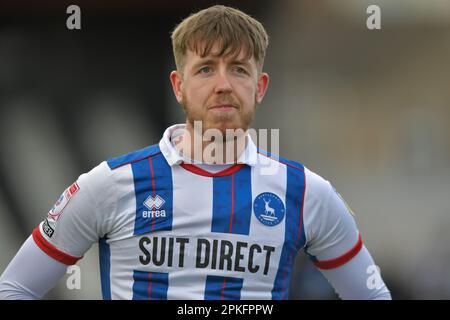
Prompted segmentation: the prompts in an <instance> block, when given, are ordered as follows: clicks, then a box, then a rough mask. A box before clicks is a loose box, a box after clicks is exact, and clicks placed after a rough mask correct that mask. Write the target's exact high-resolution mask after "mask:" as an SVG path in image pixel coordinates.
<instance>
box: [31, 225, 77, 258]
mask: <svg viewBox="0 0 450 320" xmlns="http://www.w3.org/2000/svg"><path fill="white" fill-rule="evenodd" d="M33 239H34V242H36V244H37V246H38V247H39V248H41V250H42V251H44V252H45V253H46V254H47V255H49V256H50V257H52V258H53V259H55V260H57V261H59V262H62V263H64V264H66V265H68V266H70V265H73V264H75V263H77V261H78V260H80V259H81V258H83V257H74V256H71V255H69V254H67V253H65V252H62V251H61V250H59V249H58V248H56V247H55V246H54V245H52V244H51V243H50V242H48V241H47V240H46V239H45V238H44V237H43V236H42V234H41V232H40V231H39V226H37V227H36V228H35V229H34V230H33Z"/></svg>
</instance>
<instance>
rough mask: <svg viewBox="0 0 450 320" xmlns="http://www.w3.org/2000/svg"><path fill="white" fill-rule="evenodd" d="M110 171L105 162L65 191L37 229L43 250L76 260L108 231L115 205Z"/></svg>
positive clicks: (70, 261) (64, 259) (36, 237)
mask: <svg viewBox="0 0 450 320" xmlns="http://www.w3.org/2000/svg"><path fill="white" fill-rule="evenodd" d="M109 172H110V169H109V168H108V166H107V164H106V163H105V162H103V163H102V164H100V165H99V166H97V167H96V168H94V169H93V170H91V171H90V172H88V173H86V174H82V175H81V176H80V177H79V178H78V179H77V181H76V182H75V183H74V184H73V185H71V186H70V187H69V188H67V189H66V190H65V191H64V192H63V194H62V195H61V197H60V198H59V199H58V201H57V203H56V204H55V206H54V207H53V208H52V209H51V210H50V212H49V213H48V215H47V217H46V218H45V220H44V221H43V222H41V223H40V224H39V226H38V227H36V229H35V230H34V231H33V239H34V240H35V242H36V244H37V245H38V246H39V248H41V250H42V251H44V252H45V253H46V254H48V255H49V256H51V257H52V258H54V259H56V260H58V261H60V262H62V263H64V264H67V265H71V264H75V263H76V261H77V260H78V259H80V258H81V257H82V256H83V255H84V253H85V252H86V251H87V250H88V249H89V248H90V247H91V246H92V244H93V243H95V242H97V241H98V239H99V238H101V237H103V236H104V234H105V233H107V232H108V228H109V225H108V221H110V220H108V218H107V217H108V215H110V214H113V213H114V208H115V201H114V194H113V192H114V187H113V186H112V184H111V183H109V180H108V179H109Z"/></svg>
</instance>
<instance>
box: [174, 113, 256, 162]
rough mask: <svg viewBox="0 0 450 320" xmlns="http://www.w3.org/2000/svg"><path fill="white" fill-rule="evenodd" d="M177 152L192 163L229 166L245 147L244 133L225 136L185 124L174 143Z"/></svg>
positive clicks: (218, 131) (241, 131)
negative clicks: (183, 129) (182, 131)
mask: <svg viewBox="0 0 450 320" xmlns="http://www.w3.org/2000/svg"><path fill="white" fill-rule="evenodd" d="M174 142H175V146H176V148H177V149H178V151H179V152H180V153H181V154H182V155H183V156H184V157H185V158H187V159H192V160H193V161H194V163H206V164H231V163H237V160H238V159H239V157H240V156H241V154H242V153H243V152H244V151H245V148H246V146H247V143H248V142H247V137H246V131H244V130H238V132H237V133H235V134H231V135H228V136H226V135H225V134H224V133H223V132H222V131H220V130H218V129H214V130H206V131H204V130H202V128H201V127H200V128H197V126H195V127H193V126H192V124H191V123H189V122H187V123H186V130H185V131H184V133H183V135H181V136H179V137H178V138H177V139H176V140H175V141H174Z"/></svg>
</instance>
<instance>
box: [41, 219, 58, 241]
mask: <svg viewBox="0 0 450 320" xmlns="http://www.w3.org/2000/svg"><path fill="white" fill-rule="evenodd" d="M42 230H43V231H44V233H45V234H46V235H47V236H48V237H49V238H51V237H52V236H53V233H55V230H54V229H53V228H52V227H51V226H50V224H49V222H48V220H47V219H45V221H44V224H43V225H42Z"/></svg>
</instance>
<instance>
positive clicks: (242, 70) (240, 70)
mask: <svg viewBox="0 0 450 320" xmlns="http://www.w3.org/2000/svg"><path fill="white" fill-rule="evenodd" d="M236 72H237V73H242V74H247V70H245V69H244V68H241V67H237V68H236Z"/></svg>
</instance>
